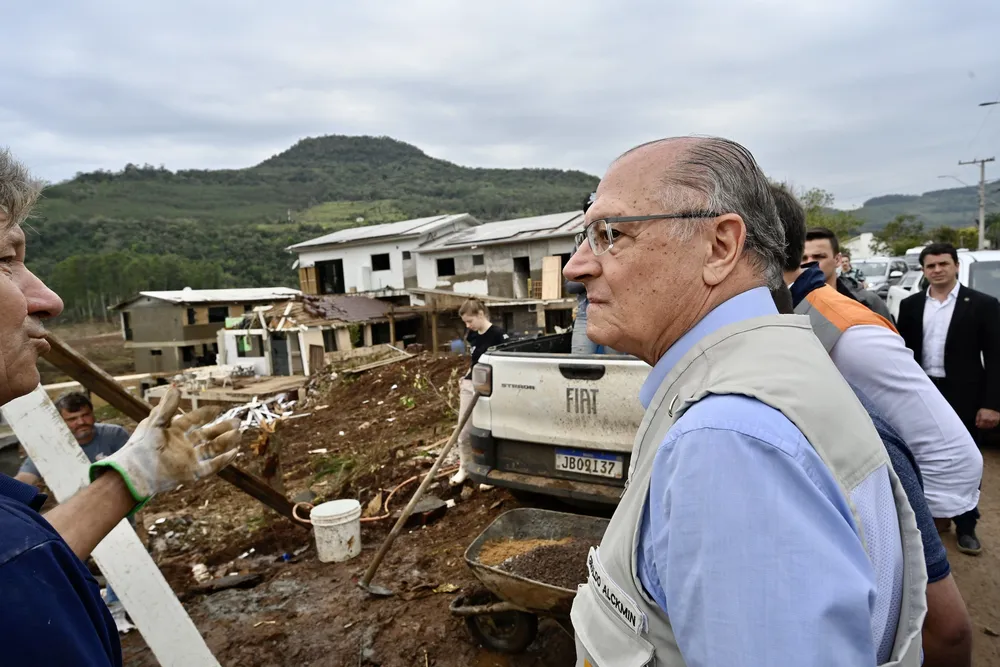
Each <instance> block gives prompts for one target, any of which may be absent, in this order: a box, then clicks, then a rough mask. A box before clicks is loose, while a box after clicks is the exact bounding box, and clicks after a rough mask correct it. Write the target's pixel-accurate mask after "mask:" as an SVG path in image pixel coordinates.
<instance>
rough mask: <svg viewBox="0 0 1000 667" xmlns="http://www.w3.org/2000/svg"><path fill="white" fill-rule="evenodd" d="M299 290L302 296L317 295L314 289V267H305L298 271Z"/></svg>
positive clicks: (316, 290) (315, 288) (317, 291)
mask: <svg viewBox="0 0 1000 667" xmlns="http://www.w3.org/2000/svg"><path fill="white" fill-rule="evenodd" d="M299 289H300V290H302V293H303V294H319V290H318V289H317V287H316V267H315V266H307V267H305V268H302V269H299Z"/></svg>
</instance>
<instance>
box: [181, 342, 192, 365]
mask: <svg viewBox="0 0 1000 667" xmlns="http://www.w3.org/2000/svg"><path fill="white" fill-rule="evenodd" d="M181 358H182V359H183V360H184V361H185V362H191V361H194V345H185V346H184V347H182V348H181Z"/></svg>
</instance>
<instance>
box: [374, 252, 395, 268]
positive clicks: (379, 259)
mask: <svg viewBox="0 0 1000 667" xmlns="http://www.w3.org/2000/svg"><path fill="white" fill-rule="evenodd" d="M390 269H392V263H391V262H389V253H387V252H386V253H382V254H381V255H372V271H389V270H390Z"/></svg>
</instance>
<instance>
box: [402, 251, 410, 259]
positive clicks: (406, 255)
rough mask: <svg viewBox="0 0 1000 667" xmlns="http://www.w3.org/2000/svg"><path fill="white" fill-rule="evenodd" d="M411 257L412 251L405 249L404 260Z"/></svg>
mask: <svg viewBox="0 0 1000 667" xmlns="http://www.w3.org/2000/svg"><path fill="white" fill-rule="evenodd" d="M409 258H410V251H409V250H404V251H403V261H404V262H405V261H406V260H408V259H409Z"/></svg>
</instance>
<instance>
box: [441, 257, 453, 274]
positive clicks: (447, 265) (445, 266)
mask: <svg viewBox="0 0 1000 667" xmlns="http://www.w3.org/2000/svg"><path fill="white" fill-rule="evenodd" d="M437 265H438V276H453V275H455V258H454V257H448V258H447V259H439V260H438V261H437Z"/></svg>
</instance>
